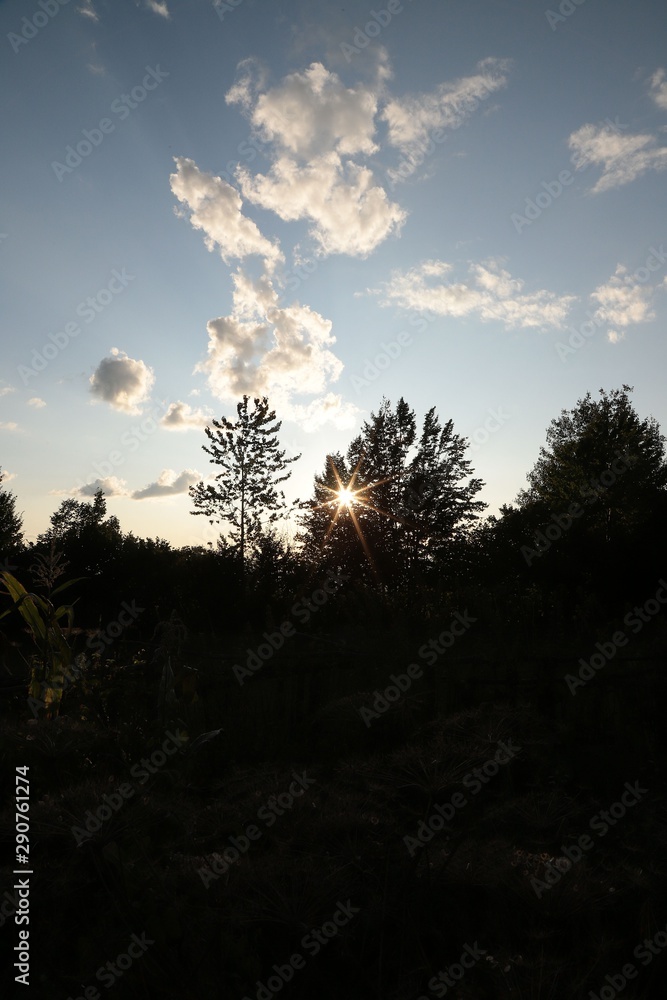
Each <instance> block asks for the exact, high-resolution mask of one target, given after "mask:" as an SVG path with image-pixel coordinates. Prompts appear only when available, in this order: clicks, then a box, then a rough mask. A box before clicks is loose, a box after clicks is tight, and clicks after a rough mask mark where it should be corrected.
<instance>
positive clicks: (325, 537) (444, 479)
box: [302, 398, 486, 589]
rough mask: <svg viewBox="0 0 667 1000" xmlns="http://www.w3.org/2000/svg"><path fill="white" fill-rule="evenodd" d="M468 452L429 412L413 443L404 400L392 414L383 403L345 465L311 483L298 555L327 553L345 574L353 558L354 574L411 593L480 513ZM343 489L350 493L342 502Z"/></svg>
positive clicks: (337, 462) (331, 465) (333, 462)
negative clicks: (421, 576)
mask: <svg viewBox="0 0 667 1000" xmlns="http://www.w3.org/2000/svg"><path fill="white" fill-rule="evenodd" d="M466 447H467V441H466V439H465V438H461V437H460V436H459V435H457V434H455V433H454V429H453V424H452V421H451V420H450V421H448V422H447V423H446V424H445V426H444V427H441V425H440V422H439V420H438V418H437V416H436V412H435V408H434V407H433V408H431V409H430V410H429V411H428V413H427V414H426V416H425V418H424V422H423V428H422V433H421V437H420V438H419V440H417V424H416V419H415V413H414V411H413V410H412V409H411V408H410V407H409V406H408V404H407V403H406V402H405V400H404V399H402V398H401V399H400V400H399V401H398V403H397V404H396V408H395V409H392V406H391V403H390V402H389V401H388V400H386V399H383V401H382V404H381V406H380V409H379V410H378V412H377V413H371V419H370V421H366V422H365V423H364V425H363V426H362V429H361V433H360V434H359V435H358V436H357V437H356V438H355V439H354V440H353V441H352V443H351V444H350V446H349V448H348V451H347V456H346V458H345V460H343V458H342V457H341V456H340V455H338V456H330V457H329V460H328V466H327V469H326V470H325V475H324V477H323V478H322V479H320V480H316V481H315V490H314V498H313V500H312V501H311V505H310V506H311V510H310V512H309V514H308V515H307V516H306V517H305V518H303V519H302V523H303V525H304V527H305V528H306V532H305V534H304V535H303V536H302V539H303V541H304V551H305V552H306V553H307V554H308V555H309V556H310V558H311V559H312V558H313V557H314V556H315V555H316V553H317V552H318V551H321V552H322V553H326V555H327V557H328V559H329V561H331V562H332V563H336V564H339V565H342V566H344V568H345V569H350V568H351V566H352V564H353V563H354V557H353V555H352V553H353V552H354V553H356V560H357V567H356V570H357V575H360V566H361V565H365V566H366V575H367V574H368V566H370V567H372V570H373V571H374V573H375V576H376V578H377V579H379V580H381V581H382V586H383V588H385V589H386V588H387V587H388V586H389V585H391V586H392V587H393V588H394V589H401V588H405V587H407V586H409V585H410V584H412V583H413V582H414V580H415V577H416V576H417V575H418V573H419V572H420V571H423V570H426V569H428V568H430V567H431V566H433V565H434V563H435V562H436V560H437V559H441V558H442V556H443V553H444V552H445V550H446V549H447V547H448V546H449V545H451V543H452V542H453V540H454V539H455V537H456V536H457V533H458V532H460V530H461V528H462V527H463V526H465V525H467V524H468V523H469V522H471V521H473V520H475V518H476V517H477V513H478V511H481V510H483V509H484V507H485V506H486V504H485V503H483V502H482V501H480V500H476V499H475V496H476V494H477V493H478V492H479V490H481V488H482V486H483V483H482V481H481V480H480V479H474V478H471V471H472V470H471V464H470V462H469V461H468V460H467V459H466V458H465V450H466ZM341 486H342V487H347V488H348V489H349V496H348V498H347V499H346V495H345V494H341V493H340V489H341ZM341 501H342V502H341Z"/></svg>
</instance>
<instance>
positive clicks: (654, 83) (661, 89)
mask: <svg viewBox="0 0 667 1000" xmlns="http://www.w3.org/2000/svg"><path fill="white" fill-rule="evenodd" d="M666 77H667V74H666V73H665V70H664V69H662V68H661V69H657V70H656V71H655V73H654V74H653V76H652V77H651V79H650V81H649V94H650V96H651V97H652V98H653V100H654V101H655V103H656V104H657V106H658V107H659V108H661V109H662V110H663V111H667V78H666Z"/></svg>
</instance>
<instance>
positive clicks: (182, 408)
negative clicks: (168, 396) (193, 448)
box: [160, 399, 213, 431]
mask: <svg viewBox="0 0 667 1000" xmlns="http://www.w3.org/2000/svg"><path fill="white" fill-rule="evenodd" d="M212 416H213V412H212V411H211V410H209V409H206V410H204V409H202V408H201V407H199V408H197V409H194V410H193V408H192V407H191V406H190V405H189V404H188V403H183V402H182V401H181V400H180V399H178V400H177V401H176V402H175V403H171V404H170V406H169V409H168V410H167V412H166V413H165V415H164V416H163V417H162V419H161V420H160V426H161V427H164V429H165V430H167V431H187V430H201V429H202V428H203V427H205V426H206V424H209V423H210V422H211V418H212Z"/></svg>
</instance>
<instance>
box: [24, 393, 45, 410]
mask: <svg viewBox="0 0 667 1000" xmlns="http://www.w3.org/2000/svg"><path fill="white" fill-rule="evenodd" d="M28 406H34V408H35V409H36V410H41V409H42V407H44V406H46V403H45V401H44V400H43V399H40V397H39V396H31V398H30V399H29V400H28Z"/></svg>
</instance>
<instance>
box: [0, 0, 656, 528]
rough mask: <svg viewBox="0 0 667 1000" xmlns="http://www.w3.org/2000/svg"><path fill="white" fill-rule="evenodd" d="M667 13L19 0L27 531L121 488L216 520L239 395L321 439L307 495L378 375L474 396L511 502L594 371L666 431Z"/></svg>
mask: <svg viewBox="0 0 667 1000" xmlns="http://www.w3.org/2000/svg"><path fill="white" fill-rule="evenodd" d="M663 15H664V9H663V6H662V4H660V3H658V2H657V0H656V2H649V0H640V2H637V3H633V4H632V5H630V4H628V3H626V2H623V0H605V2H604V3H603V2H602V0H584V2H583V3H578V4H575V3H574V0H564V2H562V3H561V4H560V6H558V5H556V4H554V5H553V6H552V7H551V8H549V6H548V5H544V6H543V5H542V4H540V3H536V2H533V3H527V2H523V3H517V2H505V0H405V2H404V3H402V4H401V3H399V2H397V0H392V2H391V3H383V4H380V3H378V4H376V5H375V6H373V5H370V4H368V5H367V4H366V3H365V2H356V0H355V2H350V0H346V3H345V7H341V5H340V4H338V3H337V4H333V3H326V2H324V3H323V2H318V3H313V2H287V0H271V2H268V0H240V2H238V0H236V2H235V3H233V4H232V3H227V4H222V5H219V7H218V9H216V7H215V6H214V5H213V4H212V3H211V2H208V0H165V2H157V0H125V2H124V3H113V4H112V3H111V2H110V0H108V2H105V0H84V2H81V0H80V2H78V3H77V0H69V2H68V3H65V4H59V3H58V0H42V3H41V5H40V3H39V2H35V3H32V2H19V0H5V2H4V3H2V4H1V5H0V43H1V44H2V45H3V46H4V55H3V58H2V60H0V117H1V122H2V134H3V136H4V149H3V166H2V169H3V184H2V205H1V208H0V268H1V271H0V273H1V274H2V286H3V293H2V312H1V314H0V330H1V344H2V354H1V357H2V367H1V368H0V465H1V466H2V469H3V472H4V473H5V475H6V479H5V486H7V487H9V488H10V489H11V490H12V491H13V492H14V493H15V494H16V495H17V497H18V507H19V510H21V511H23V512H24V519H25V529H26V534H27V536H28V537H29V538H34V537H35V536H36V535H37V533H38V532H40V531H43V530H45V529H46V528H47V526H48V519H49V516H50V514H51V513H52V512H53V511H54V510H55V509H56V508H57V507H58V505H59V504H60V502H61V500H62V499H64V498H65V497H67V496H76V497H79V498H81V497H87V496H90V495H92V493H93V492H94V490H95V489H96V488H97V487H99V486H101V487H102V488H103V489H104V490H105V494H106V496H107V503H108V509H109V512H110V513H113V514H115V515H117V516H118V518H119V519H120V522H121V526H122V528H123V530H125V531H130V530H132V531H134V532H135V533H136V534H139V535H142V536H150V537H155V536H160V537H163V538H167V539H169V540H170V541H171V542H172V543H173V544H175V545H188V544H204V543H205V542H206V541H207V540H209V539H210V538H212V537H214V533H211V532H208V533H207V530H206V529H205V528H204V527H203V526H202V523H201V522H202V521H203V520H204V519H203V518H194V517H191V516H190V511H191V510H192V509H193V507H192V503H191V501H190V498H189V496H188V485H189V484H191V483H194V482H197V481H199V480H200V479H202V478H205V477H207V476H209V475H211V474H215V471H216V470H215V468H214V467H213V466H212V465H211V464H210V463H209V460H208V456H207V455H206V454H205V453H204V452H203V451H202V445H203V444H206V443H207V442H206V438H205V435H204V431H203V427H204V425H205V424H206V422H207V420H210V419H211V417H220V416H221V415H222V414H225V415H227V416H232V415H233V414H234V413H235V405H236V402H237V401H238V400H239V399H240V397H241V396H242V395H243V392H248V393H249V394H250V395H256V394H260V395H263V394H267V395H268V396H269V399H270V402H271V404H272V405H273V406H274V407H275V408H276V410H277V414H278V417H279V418H281V419H282V420H283V428H282V432H281V438H282V444H283V446H284V447H286V448H287V450H288V453H289V454H290V455H291V454H294V453H296V452H299V451H301V452H302V453H303V457H302V459H301V460H300V461H299V462H298V463H296V465H294V466H293V475H292V479H291V480H290V482H289V483H288V485H287V492H288V494H289V496H290V497H294V496H301V497H303V498H305V497H307V496H310V494H311V490H312V481H313V476H314V475H316V474H319V473H320V472H321V471H322V469H323V467H324V462H325V457H326V455H327V453H329V452H332V451H337V450H344V449H345V448H346V446H347V444H348V443H349V441H350V440H351V439H352V438H353V437H354V436H355V434H356V433H357V431H358V429H359V427H360V425H361V423H362V421H363V420H364V419H368V417H369V414H370V412H371V411H373V410H376V409H377V408H378V406H379V404H380V402H381V400H382V397H383V396H387V397H388V398H389V399H391V400H392V402H395V401H396V400H397V399H398V398H399V396H401V395H402V396H404V397H405V399H406V400H407V401H408V403H410V405H411V406H413V407H414V409H415V410H416V412H417V416H418V419H419V421H420V422H421V419H422V417H423V414H424V413H425V412H426V410H428V409H429V408H430V407H431V406H436V408H437V410H438V413H439V415H440V417H441V419H442V420H443V421H445V420H448V419H450V418H451V419H452V420H453V421H454V428H455V430H456V431H457V432H458V433H460V434H462V435H465V436H467V437H468V438H469V439H470V440H471V443H472V447H471V451H470V453H469V455H470V458H471V460H472V462H473V465H474V468H475V474H476V475H478V476H481V477H482V478H483V479H484V480H485V482H486V484H487V485H486V487H485V490H484V493H483V494H482V496H483V498H484V499H485V500H486V501H487V502H488V504H489V512H494V511H496V510H497V509H498V507H499V506H500V505H501V504H503V503H507V502H511V501H512V500H513V499H514V498H515V496H516V494H517V492H518V491H519V490H520V489H521V488H522V487H523V486H524V485H525V476H526V473H527V472H528V471H529V470H530V468H531V467H532V466H533V464H534V462H535V460H536V459H537V457H538V452H539V448H540V446H541V445H542V444H543V443H544V440H545V431H546V428H547V426H548V424H549V422H550V420H551V419H552V418H553V417H555V416H557V415H558V414H559V413H560V411H561V410H562V409H564V408H571V407H572V406H574V405H575V404H576V401H577V399H579V398H580V397H581V396H583V395H584V394H585V393H586V392H587V391H588V390H590V391H592V392H593V393H596V392H597V390H598V389H599V388H601V387H604V388H606V389H610V388H614V387H618V386H620V385H621V384H622V383H624V382H625V383H629V384H630V385H633V386H634V387H635V392H634V395H633V400H634V403H635V405H636V407H637V409H638V411H639V412H640V414H641V415H642V416H645V415H649V414H651V415H653V416H654V417H656V418H657V419H658V421H659V422H660V423H661V425H662V426H663V428H664V427H665V425H667V412H666V410H667V407H666V403H665V394H664V388H663V387H664V373H665V361H666V353H667V352H666V349H665V337H664V321H665V315H666V304H667V302H666V300H667V231H666V225H665V220H666V219H667V213H666V212H665V208H666V199H665V179H666V177H667V174H666V173H665V170H666V169H667V74H666V72H665V71H666V69H667V58H666V57H665V51H666V49H665V41H666V29H665V22H664V16H663ZM376 362H377V363H376ZM369 366H370V367H369Z"/></svg>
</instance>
